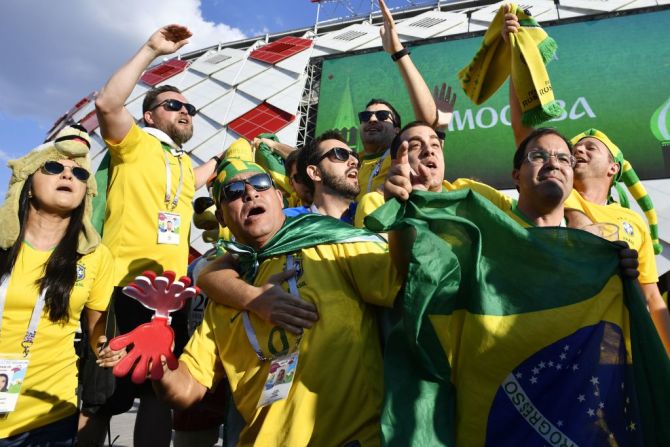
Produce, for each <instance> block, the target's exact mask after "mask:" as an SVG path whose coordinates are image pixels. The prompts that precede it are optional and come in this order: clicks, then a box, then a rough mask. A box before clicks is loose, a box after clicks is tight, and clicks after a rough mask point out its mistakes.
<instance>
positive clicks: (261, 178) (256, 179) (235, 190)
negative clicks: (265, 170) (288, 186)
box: [221, 174, 272, 202]
mask: <svg viewBox="0 0 670 447" xmlns="http://www.w3.org/2000/svg"><path fill="white" fill-rule="evenodd" d="M246 185H251V187H252V188H254V189H255V190H256V191H265V190H267V189H270V187H271V186H272V179H271V178H270V176H269V175H268V174H256V175H252V176H251V177H249V178H245V179H244V180H236V181H234V182H230V183H227V184H225V185H223V189H222V190H221V196H222V197H223V199H225V200H226V201H228V202H232V201H233V200H237V199H239V198H240V197H242V196H243V195H244V191H245V189H246V187H247V186H246Z"/></svg>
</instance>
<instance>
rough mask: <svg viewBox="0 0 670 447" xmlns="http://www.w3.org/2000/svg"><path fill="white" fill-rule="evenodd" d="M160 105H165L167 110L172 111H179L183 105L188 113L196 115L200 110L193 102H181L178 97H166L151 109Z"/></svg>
mask: <svg viewBox="0 0 670 447" xmlns="http://www.w3.org/2000/svg"><path fill="white" fill-rule="evenodd" d="M160 106H163V108H164V109H165V110H169V111H170V112H179V111H180V110H181V108H182V107H186V113H188V114H189V115H191V116H195V114H196V113H197V112H198V111H197V110H196V108H195V106H194V105H193V104H188V103H185V102H181V101H179V100H177V99H166V100H165V101H163V102H159V103H158V104H156V105H155V106H153V107H152V108H150V109H149V110H154V109H157V108H159V107H160Z"/></svg>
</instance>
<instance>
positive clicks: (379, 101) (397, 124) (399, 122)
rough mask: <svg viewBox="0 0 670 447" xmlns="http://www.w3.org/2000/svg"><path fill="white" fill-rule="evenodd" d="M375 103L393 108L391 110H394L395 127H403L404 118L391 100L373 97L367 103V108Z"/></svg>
mask: <svg viewBox="0 0 670 447" xmlns="http://www.w3.org/2000/svg"><path fill="white" fill-rule="evenodd" d="M375 104H384V105H385V106H386V107H388V108H389V109H391V112H393V123H394V124H395V127H402V119H401V118H400V114H399V113H398V111H397V110H396V109H395V107H393V106H392V105H391V103H390V102H388V101H386V100H384V99H379V98H372V99H371V100H370V101H368V103H367V104H365V108H366V109H367V108H368V107H370V106H372V105H375Z"/></svg>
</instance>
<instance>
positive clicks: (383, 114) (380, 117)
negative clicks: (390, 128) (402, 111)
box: [358, 110, 395, 124]
mask: <svg viewBox="0 0 670 447" xmlns="http://www.w3.org/2000/svg"><path fill="white" fill-rule="evenodd" d="M372 115H374V116H375V117H376V118H377V121H386V120H387V119H389V118H390V119H391V122H392V123H393V124H395V117H394V116H393V112H391V111H390V110H375V111H370V110H364V111H362V112H358V121H359V122H361V123H367V122H368V121H370V118H372Z"/></svg>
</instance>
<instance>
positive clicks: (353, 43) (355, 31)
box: [315, 23, 379, 52]
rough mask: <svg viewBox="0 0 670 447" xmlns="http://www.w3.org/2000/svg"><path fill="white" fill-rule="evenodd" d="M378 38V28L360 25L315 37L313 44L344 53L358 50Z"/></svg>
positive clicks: (365, 24) (364, 24)
mask: <svg viewBox="0 0 670 447" xmlns="http://www.w3.org/2000/svg"><path fill="white" fill-rule="evenodd" d="M378 37H379V28H378V27H376V26H372V25H369V24H367V23H361V24H355V25H351V26H348V27H346V28H344V29H341V30H337V31H333V32H331V33H328V34H325V35H323V36H320V37H317V38H316V40H315V44H316V45H318V46H320V47H324V48H330V49H332V50H337V51H342V52H344V51H350V50H353V49H354V48H358V47H360V46H362V45H364V44H366V43H367V42H369V41H371V40H373V39H375V38H378Z"/></svg>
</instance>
